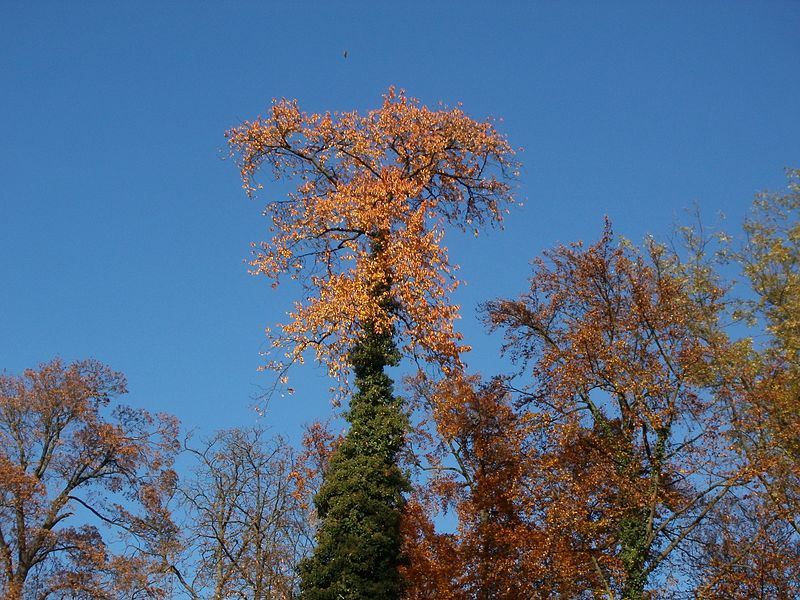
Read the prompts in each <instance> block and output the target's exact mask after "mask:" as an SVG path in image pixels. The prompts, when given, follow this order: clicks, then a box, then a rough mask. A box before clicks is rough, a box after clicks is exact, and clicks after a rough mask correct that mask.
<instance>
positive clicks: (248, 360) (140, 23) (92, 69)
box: [0, 0, 800, 437]
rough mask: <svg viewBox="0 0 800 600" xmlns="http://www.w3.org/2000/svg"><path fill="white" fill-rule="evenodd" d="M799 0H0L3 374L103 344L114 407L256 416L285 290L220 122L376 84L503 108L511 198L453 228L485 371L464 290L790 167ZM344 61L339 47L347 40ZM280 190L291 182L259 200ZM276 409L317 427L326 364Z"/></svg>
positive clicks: (491, 362) (482, 341)
mask: <svg viewBox="0 0 800 600" xmlns="http://www.w3.org/2000/svg"><path fill="white" fill-rule="evenodd" d="M798 32H800V3H798V2H730V1H725V2H669V3H664V2H657V3H656V2H652V3H651V2H633V1H631V2H621V3H615V2H602V3H600V2H574V3H556V2H533V1H522V0H520V1H517V2H493V3H487V2H485V1H461V2H432V1H430V0H427V1H425V2H403V3H394V4H391V5H389V4H388V3H383V2H375V1H374V0H373V1H370V2H336V1H328V2H275V1H272V2H270V1H262V2H237V3H233V2H225V3H223V2H218V3H211V2H189V1H184V2H144V1H140V2H126V3H123V2H99V1H97V2H54V3H44V2H39V3H36V2H11V1H10V0H6V1H5V2H2V3H1V5H0V124H1V125H2V127H0V132H2V135H3V142H4V143H3V144H2V146H1V147H0V175H2V178H1V179H0V274H1V277H2V279H0V282H1V283H0V369H5V370H7V371H11V372H19V371H21V370H22V369H23V368H25V367H28V366H35V365H37V364H38V363H39V362H42V361H46V360H49V359H50V358H52V357H53V356H55V355H60V356H62V357H63V358H64V359H66V360H73V359H76V358H82V357H95V358H97V359H99V360H102V361H104V362H106V363H108V364H110V365H111V366H113V367H114V368H116V369H119V370H121V371H123V372H124V373H125V374H126V375H127V376H128V379H129V387H130V390H131V393H130V395H129V396H128V398H127V399H126V401H127V402H128V403H130V404H133V405H135V406H142V407H145V408H148V409H150V410H166V411H169V412H172V413H175V414H177V415H178V416H179V417H180V418H181V419H182V420H183V421H184V422H185V423H186V425H187V426H189V427H197V428H200V429H201V430H202V431H204V432H211V431H212V430H213V429H214V428H217V427H221V426H232V425H243V424H250V423H253V422H255V420H256V417H255V415H254V414H253V413H252V412H251V411H250V409H249V406H250V404H251V401H252V397H253V396H255V395H256V394H258V393H259V390H260V389H261V388H264V387H267V386H268V385H269V383H270V381H271V379H270V378H271V375H270V374H265V373H259V372H257V371H256V368H257V366H258V365H259V364H260V363H261V358H260V357H259V351H260V350H261V349H262V346H263V341H264V336H263V329H264V327H265V326H268V325H273V324H274V323H276V322H279V321H281V320H282V316H283V313H284V311H285V310H286V309H287V308H288V307H289V302H290V299H291V297H292V295H293V294H294V293H296V291H297V290H295V289H292V288H285V289H284V288H281V289H280V290H279V291H278V292H273V291H272V290H271V288H270V287H269V283H268V282H267V281H262V280H259V279H257V278H254V277H250V276H248V275H247V273H246V267H245V265H244V264H243V262H242V261H243V259H245V258H246V257H247V256H248V253H249V247H248V243H249V242H250V241H253V240H260V239H262V238H263V237H264V236H265V234H266V221H265V219H264V218H263V217H261V216H260V213H261V209H262V206H263V204H264V201H266V198H267V196H264V198H263V201H250V200H248V199H247V198H246V197H245V196H244V194H243V192H242V191H241V188H240V182H239V180H238V175H237V172H236V169H235V168H234V165H233V164H232V163H231V162H229V161H223V160H221V159H220V156H221V150H222V148H223V146H224V139H223V132H224V131H225V130H226V129H227V128H229V127H231V126H234V125H236V124H238V123H239V122H240V121H241V120H244V119H247V118H252V117H254V116H255V115H257V114H259V113H260V112H262V111H263V110H264V109H265V107H266V106H267V105H268V103H269V101H270V99H271V98H273V97H294V98H298V99H299V100H300V102H301V105H302V106H303V107H304V108H305V109H307V110H313V111H322V110H326V109H330V110H350V109H354V108H355V109H362V110H364V109H369V108H372V107H374V106H376V105H377V104H378V103H379V102H380V96H381V94H382V93H383V92H384V91H385V90H386V88H387V87H388V86H389V85H391V84H396V85H398V86H400V87H403V88H405V89H406V90H407V91H408V93H409V94H410V95H413V96H416V97H419V98H420V99H422V100H423V101H424V102H426V103H435V102H437V101H439V100H443V101H444V102H447V103H455V102H457V101H462V102H463V103H464V107H465V109H466V110H467V112H469V113H470V114H472V115H473V116H475V117H483V116H486V115H492V116H494V117H497V118H502V119H503V123H502V124H501V125H500V128H501V129H502V130H503V131H504V132H505V133H506V134H507V135H508V137H509V139H510V140H511V142H512V144H513V145H514V146H517V147H522V148H523V149H524V151H523V152H522V154H521V159H522V161H523V162H524V165H525V169H524V172H523V175H522V177H521V179H520V182H519V198H520V199H521V200H523V201H524V202H525V206H524V208H522V209H519V210H516V211H515V212H514V213H513V214H512V215H511V216H510V218H509V220H508V225H507V228H506V230H505V231H504V232H494V233H491V234H489V235H488V236H482V237H481V238H479V239H478V240H475V239H473V238H471V237H469V238H468V239H467V238H463V239H462V238H458V239H456V238H450V239H449V240H448V246H449V247H450V248H451V251H452V257H453V260H454V262H457V263H459V264H461V265H462V271H461V274H462V276H463V277H464V278H465V279H467V280H468V282H469V285H468V286H467V287H465V288H463V290H462V291H461V293H460V294H459V296H458V299H459V301H460V302H461V303H462V304H463V306H464V310H463V312H464V319H463V321H462V322H461V327H462V330H463V331H464V332H465V333H466V335H467V341H468V342H469V343H472V344H473V345H474V346H476V347H479V349H478V350H476V351H475V353H474V355H473V356H472V357H471V358H469V360H470V362H471V364H473V365H474V366H475V367H476V368H480V369H481V370H482V371H483V372H484V373H491V372H493V371H500V370H503V369H504V368H505V366H504V364H503V363H502V362H501V361H499V360H498V359H497V358H496V357H495V349H496V348H497V340H489V339H487V338H486V336H485V335H484V334H483V332H482V328H481V326H480V325H479V324H478V323H477V321H476V319H475V307H476V305H477V303H478V302H480V301H482V300H486V299H489V298H493V297H496V296H498V295H516V294H517V293H519V292H521V291H522V290H523V288H524V286H525V281H526V278H527V276H528V273H529V270H528V265H527V263H528V261H529V260H530V259H531V258H533V257H534V256H535V255H537V254H538V253H539V252H540V251H541V250H542V249H544V248H547V247H550V246H552V245H554V244H555V243H557V242H569V241H572V240H576V239H585V240H592V239H595V238H596V237H597V236H598V235H599V233H600V229H601V227H602V219H603V215H605V214H608V215H609V216H610V217H611V219H612V220H613V223H614V227H615V230H616V231H617V232H618V233H620V234H622V235H625V236H627V237H629V238H632V239H634V240H637V241H638V240H640V239H641V238H642V236H643V235H644V234H646V233H648V232H650V233H653V234H655V235H657V236H665V235H667V234H668V233H669V232H670V230H671V228H672V227H673V225H674V224H675V223H676V222H679V221H685V220H686V219H687V217H686V215H685V214H684V212H683V211H684V209H685V208H688V207H691V206H692V205H694V204H695V203H696V204H697V205H698V206H699V207H700V208H701V210H702V212H703V214H704V215H706V217H707V218H708V219H709V220H714V219H715V216H716V213H717V212H718V211H723V212H725V213H726V214H727V215H728V218H729V222H730V226H731V227H732V228H735V227H736V226H737V225H738V223H739V222H740V220H741V218H742V216H743V214H744V212H745V210H746V208H747V206H748V205H749V203H750V201H751V198H752V195H753V193H754V192H756V191H757V190H761V189H765V188H772V189H779V188H783V187H784V185H785V180H784V176H783V169H784V167H787V166H800V77H798V65H800V36H799V35H798ZM345 51H347V58H344V56H343V53H344V52H345ZM266 192H267V194H269V193H274V194H275V195H280V194H283V193H284V192H285V188H281V187H275V188H271V189H267V190H266ZM294 381H295V383H296V384H297V388H298V392H297V394H296V395H295V396H294V397H293V398H286V399H280V398H274V399H273V400H272V402H271V404H270V406H269V410H268V415H267V423H269V424H271V425H272V427H273V429H274V430H277V431H280V432H285V433H287V434H289V435H290V436H291V437H295V436H296V435H297V432H298V431H299V426H300V424H301V423H304V422H308V421H310V420H312V419H313V418H315V417H324V416H325V415H326V414H327V413H328V411H329V408H328V400H327V397H326V394H325V390H326V389H327V385H328V383H327V382H326V380H325V378H324V374H323V372H322V371H321V370H319V369H314V368H313V367H307V368H305V369H304V370H301V371H299V372H295V373H294Z"/></svg>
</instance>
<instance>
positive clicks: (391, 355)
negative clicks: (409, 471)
mask: <svg viewBox="0 0 800 600" xmlns="http://www.w3.org/2000/svg"><path fill="white" fill-rule="evenodd" d="M399 358H400V357H399V353H398V351H397V347H396V346H395V343H394V340H393V337H392V334H391V332H381V333H377V332H375V331H374V330H373V329H372V328H369V327H367V328H365V332H364V334H363V335H362V338H361V340H360V342H359V343H358V344H356V346H355V347H354V348H353V349H352V350H351V352H350V364H351V365H352V367H353V371H354V372H355V384H356V388H357V390H356V393H355V394H354V395H353V397H352V399H351V400H350V410H349V411H348V412H347V413H346V415H345V416H346V418H347V420H348V421H349V422H350V429H349V431H348V433H347V435H346V436H345V438H344V440H343V441H342V443H341V444H340V445H339V447H338V448H337V450H336V452H335V453H334V454H333V456H332V457H331V461H330V465H329V467H328V470H327V472H326V473H325V477H324V481H323V484H322V487H321V489H320V491H319V493H318V494H317V496H316V498H315V500H314V501H315V504H316V507H317V512H318V514H319V517H320V519H321V525H320V529H319V531H318V534H317V547H316V549H315V552H314V555H313V556H312V557H311V558H309V559H306V560H305V561H303V562H302V563H301V565H300V575H301V582H300V587H301V598H303V599H306V600H340V599H341V600H345V599H346V600H349V599H355V598H359V599H364V600H367V599H371V600H382V599H395V598H400V596H401V593H402V582H401V578H400V575H399V572H398V567H399V566H400V562H401V560H402V559H401V552H400V513H401V510H402V507H403V503H404V499H403V492H405V491H407V490H408V489H409V487H410V486H409V482H408V478H407V476H406V474H405V473H404V472H403V471H402V469H400V467H399V466H398V464H397V460H398V453H399V451H400V449H401V447H402V445H403V440H404V434H405V432H406V429H407V426H408V421H407V418H406V416H405V414H404V413H403V410H402V402H401V401H400V400H399V399H398V398H395V396H394V394H393V385H392V380H391V378H390V377H389V376H388V375H386V373H384V368H385V367H387V366H393V365H396V364H397V363H398V361H399Z"/></svg>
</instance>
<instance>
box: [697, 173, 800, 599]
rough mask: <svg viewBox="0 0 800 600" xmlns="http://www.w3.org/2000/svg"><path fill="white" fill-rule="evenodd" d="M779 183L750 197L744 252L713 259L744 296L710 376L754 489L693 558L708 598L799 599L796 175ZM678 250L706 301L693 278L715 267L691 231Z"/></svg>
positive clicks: (738, 247) (700, 282)
mask: <svg viewBox="0 0 800 600" xmlns="http://www.w3.org/2000/svg"><path fill="white" fill-rule="evenodd" d="M787 175H788V180H789V181H788V183H789V185H788V188H789V191H788V193H782V194H781V193H771V192H764V193H760V194H758V195H757V196H756V199H755V202H754V203H753V208H752V211H751V213H750V215H749V216H748V218H747V219H746V221H745V223H744V227H743V229H744V234H745V239H744V242H743V243H737V242H736V240H737V238H738V236H736V235H729V234H723V235H722V238H723V240H724V241H726V242H727V243H726V244H725V245H724V246H723V248H722V251H721V254H722V256H723V257H724V258H725V259H726V262H729V263H733V264H734V265H736V266H739V267H741V269H742V271H743V273H744V275H745V280H746V281H749V283H750V290H749V293H748V292H747V291H745V292H742V293H741V295H742V296H744V298H745V299H744V300H742V299H741V296H740V297H739V298H737V297H735V296H733V297H732V302H731V303H732V305H733V306H734V307H735V308H736V310H734V311H733V313H732V314H731V317H732V321H733V322H735V323H737V324H738V328H737V330H736V331H735V333H736V334H738V335H739V336H740V339H739V340H738V342H737V344H736V345H735V346H732V349H733V351H729V352H725V353H720V354H719V360H718V361H717V364H716V365H715V367H716V370H717V373H718V374H717V377H718V379H719V381H720V389H721V394H722V396H723V397H724V399H725V401H726V403H727V406H728V408H729V413H730V416H731V424H732V433H733V434H734V440H733V441H734V445H735V447H736V449H737V450H738V451H739V452H740V453H741V455H742V457H743V458H744V460H745V461H746V463H747V464H748V466H749V468H750V470H751V472H752V474H753V479H752V482H751V484H750V486H749V490H748V494H746V495H742V496H741V497H740V498H738V499H737V501H736V502H734V503H731V505H730V506H729V509H728V512H729V513H730V517H729V518H728V519H726V520H724V521H722V522H721V523H719V524H718V525H717V526H716V527H715V528H714V529H713V531H711V532H710V534H709V535H710V536H712V539H713V540H714V541H715V542H716V543H715V544H713V547H712V548H711V549H709V550H708V551H707V552H706V553H705V554H704V555H703V556H701V557H700V559H701V564H707V565H708V567H709V568H708V569H706V573H705V576H704V577H703V578H702V580H703V582H702V585H703V589H704V590H706V591H707V592H706V593H707V594H708V595H710V596H711V595H714V594H716V597H725V596H727V595H731V594H733V595H736V594H741V595H743V596H744V595H746V596H748V597H753V598H784V597H786V598H789V597H795V596H796V595H797V594H798V590H800V401H798V398H800V319H798V315H799V314H800V171H797V170H789V171H788V173H787ZM687 240H688V241H689V245H690V247H692V248H694V249H695V250H696V251H695V255H696V257H697V259H696V260H695V261H694V262H693V263H690V264H688V265H687V269H686V270H687V272H688V273H690V274H692V275H694V277H693V280H694V281H695V282H696V288H697V291H698V293H699V294H700V295H704V294H705V295H707V292H708V290H709V289H710V288H712V287H714V286H715V285H716V284H715V283H714V282H713V281H709V280H708V278H705V277H702V276H697V275H696V274H697V273H714V272H715V271H716V272H719V269H718V266H719V265H717V264H714V261H713V257H710V256H709V255H708V254H709V253H708V251H706V250H705V248H704V246H705V245H706V243H707V242H708V241H707V240H703V239H702V238H701V236H700V235H699V234H698V232H697V231H695V230H687ZM728 266H730V265H728ZM717 279H721V277H720V276H719V275H717ZM727 287H729V288H731V289H732V290H736V287H734V286H733V285H730V284H729V285H728V286H727ZM742 325H749V326H750V327H751V329H750V330H748V329H747V328H745V327H743V326H742ZM717 326H718V327H721V325H717ZM742 333H744V335H742ZM703 560H706V561H707V562H702V561H703ZM731 590H733V591H731ZM740 590H747V591H740Z"/></svg>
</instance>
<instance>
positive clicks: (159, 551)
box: [0, 360, 178, 600]
mask: <svg viewBox="0 0 800 600" xmlns="http://www.w3.org/2000/svg"><path fill="white" fill-rule="evenodd" d="M124 392H125V378H124V377H123V376H122V374H120V373H117V372H114V371H112V370H111V369H109V368H108V367H106V366H104V365H102V364H100V363H98V362H96V361H82V362H76V363H73V364H71V365H68V366H66V365H64V364H63V363H62V362H61V361H60V360H54V361H52V362H50V363H48V364H44V365H41V367H40V368H39V369H38V370H33V369H29V370H27V371H25V373H24V375H23V376H22V377H16V376H8V375H3V376H0V594H2V596H3V598H8V599H9V600H19V599H22V598H37V599H42V600H45V599H48V598H87V599H88V598H94V599H97V598H100V599H106V598H108V599H117V598H134V597H137V598H138V597H149V598H166V597H169V588H168V587H165V585H164V580H163V577H162V575H163V567H164V564H163V562H162V561H161V560H160V559H154V558H153V557H158V556H165V555H170V554H171V553H172V552H174V551H175V550H176V549H177V547H176V545H175V543H176V534H177V532H176V530H175V526H174V524H173V522H172V519H171V515H170V513H169V511H168V510H167V507H166V504H165V499H166V498H168V497H169V495H170V494H171V493H172V491H173V489H174V485H175V479H176V478H175V473H174V472H173V471H172V469H171V468H170V465H171V462H172V459H173V457H174V455H175V453H176V452H177V450H178V441H177V421H176V420H175V419H174V418H172V417H169V416H167V415H158V416H154V415H151V414H149V413H147V412H145V411H142V410H133V409H130V408H127V407H124V406H118V407H117V408H115V409H114V411H113V412H112V413H111V414H110V415H109V414H108V412H107V410H106V407H107V406H108V404H109V403H110V401H111V398H112V397H113V396H115V395H117V394H121V393H124ZM120 538H121V539H122V541H123V542H124V543H116V544H115V543H112V542H114V541H119V540H120Z"/></svg>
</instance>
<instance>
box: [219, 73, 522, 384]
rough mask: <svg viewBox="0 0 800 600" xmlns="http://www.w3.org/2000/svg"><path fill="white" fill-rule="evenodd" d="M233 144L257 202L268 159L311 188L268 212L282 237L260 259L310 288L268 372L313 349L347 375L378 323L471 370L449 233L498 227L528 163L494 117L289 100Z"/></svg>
mask: <svg viewBox="0 0 800 600" xmlns="http://www.w3.org/2000/svg"><path fill="white" fill-rule="evenodd" d="M227 137H228V141H229V144H230V147H231V152H232V155H233V156H235V157H236V158H237V159H238V162H239V165H240V167H241V175H242V178H243V181H244V187H245V189H246V190H247V192H248V193H250V194H253V193H255V192H256V191H257V190H258V189H259V188H260V187H261V186H260V185H259V184H257V183H256V181H255V176H256V174H257V173H258V171H259V170H260V168H261V167H262V166H263V165H265V164H266V165H268V166H270V167H271V168H272V170H273V172H274V174H275V176H276V177H279V178H287V179H290V180H292V181H295V182H297V184H298V186H297V189H296V191H295V192H294V193H292V194H290V195H289V197H288V198H287V199H285V200H279V201H274V202H271V203H269V205H268V207H267V211H266V212H267V213H268V214H269V215H270V217H271V219H272V226H271V227H270V231H271V233H272V238H271V240H269V241H266V242H263V243H262V244H261V245H260V247H259V249H258V251H257V252H256V255H255V258H254V259H253V260H252V262H251V265H252V267H253V273H258V274H264V275H266V276H268V277H270V278H272V279H273V280H274V282H275V284H277V282H278V281H279V279H280V278H281V276H284V275H288V276H290V277H291V278H294V279H298V280H300V281H301V282H302V283H303V284H304V285H305V289H306V298H305V299H304V300H303V301H301V302H297V303H296V305H295V308H294V310H293V311H292V312H291V313H290V315H289V316H290V319H291V320H290V322H289V323H287V324H284V325H281V326H280V331H279V332H278V333H276V334H275V335H274V336H273V345H274V347H276V348H283V349H284V351H285V360H276V361H272V362H271V363H270V365H269V366H271V367H273V368H277V369H278V370H282V369H283V368H284V367H285V366H286V365H287V364H290V363H292V362H297V361H302V359H303V355H304V354H305V353H306V351H307V350H311V349H313V350H314V352H315V357H316V359H317V360H318V361H320V362H321V363H323V364H325V365H326V366H327V367H328V369H329V372H330V374H331V375H333V376H334V377H341V376H343V375H345V374H346V372H347V363H346V356H347V351H348V350H349V348H350V347H352V345H353V343H354V342H355V340H356V338H357V336H358V332H359V331H360V330H361V329H362V327H363V326H364V324H366V323H369V324H370V325H371V326H373V327H375V328H376V329H377V330H378V331H381V330H386V329H391V330H393V331H395V332H396V333H397V334H398V336H399V337H400V339H402V340H403V341H404V342H405V344H404V350H405V351H406V352H407V353H409V354H411V355H415V356H421V357H422V358H424V359H426V360H430V361H433V362H435V363H437V364H439V365H441V366H442V367H444V368H445V369H452V368H453V367H458V366H460V364H461V363H460V355H461V353H462V352H464V351H465V350H467V347H466V346H464V345H463V344H462V343H461V336H460V334H458V333H457V332H456V331H455V330H454V326H453V323H454V320H455V319H456V318H457V317H458V307H457V306H455V305H453V304H452V303H451V302H450V301H449V299H448V294H449V292H451V291H452V290H453V289H455V287H456V286H457V285H458V280H457V278H456V277H455V275H454V270H455V267H454V266H453V265H451V264H450V263H449V260H448V256H447V248H446V247H444V246H443V245H442V238H443V234H444V229H445V226H446V225H454V226H456V227H460V228H462V229H465V228H473V227H478V226H480V225H481V224H484V223H488V224H492V223H494V224H499V223H500V222H501V220H502V216H503V213H504V212H505V210H506V208H507V205H509V204H510V202H511V200H512V198H511V189H510V186H509V184H508V183H507V178H508V177H511V176H513V175H514V174H515V172H516V169H517V165H516V163H515V162H514V161H513V160H512V157H513V151H512V149H511V147H510V146H509V145H508V143H507V142H506V140H505V139H504V138H503V137H502V136H501V135H500V134H498V133H497V131H496V130H495V129H494V127H493V126H492V124H491V122H488V121H485V122H478V121H475V120H473V119H471V118H470V117H469V116H467V115H466V114H465V113H464V112H463V111H462V110H461V109H460V108H452V109H445V108H440V109H438V110H431V109H429V108H427V107H426V106H423V105H420V103H419V102H418V101H417V100H414V99H411V98H407V97H406V96H405V94H404V93H403V92H396V91H395V90H394V89H393V88H391V89H390V90H389V91H388V93H387V94H386V95H385V96H384V101H383V105H382V106H381V108H379V109H376V110H372V111H370V112H368V113H367V114H366V115H360V114H358V113H356V112H350V113H340V114H331V113H324V114H307V113H304V112H301V110H300V108H299V106H298V104H297V102H296V101H292V100H281V101H277V102H274V103H273V105H272V108H271V110H270V113H269V114H268V115H267V116H266V117H263V118H259V119H256V120H255V121H251V122H245V123H243V124H242V125H241V126H239V127H236V128H234V129H232V130H230V131H229V132H228V133H227ZM476 232H477V229H476Z"/></svg>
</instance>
